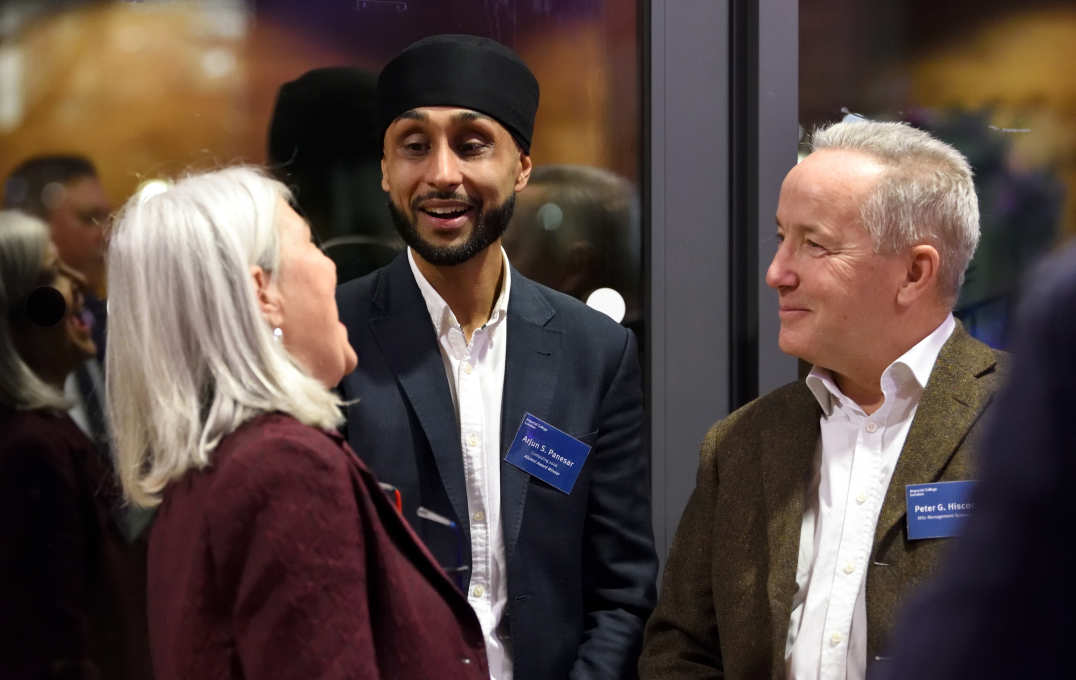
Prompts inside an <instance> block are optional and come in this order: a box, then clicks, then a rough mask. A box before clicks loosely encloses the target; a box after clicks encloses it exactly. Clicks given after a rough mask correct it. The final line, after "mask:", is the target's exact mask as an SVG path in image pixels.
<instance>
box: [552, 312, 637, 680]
mask: <svg viewBox="0 0 1076 680" xmlns="http://www.w3.org/2000/svg"><path fill="white" fill-rule="evenodd" d="M624 337H625V341H624V345H623V348H622V350H621V354H620V359H619V362H618V364H617V367H616V370H615V374H614V377H613V379H612V381H611V382H610V384H609V388H608V389H607V390H606V392H605V394H604V396H603V398H602V403H601V406H600V410H599V428H598V435H597V439H596V441H595V444H594V448H593V450H592V451H591V454H590V455H591V457H592V459H593V461H592V463H590V464H591V465H592V466H593V467H592V469H593V471H594V472H593V477H592V480H591V493H590V498H589V501H588V507H587V518H586V523H585V528H584V531H585V535H584V540H583V551H584V554H583V580H584V583H583V588H584V591H583V592H584V598H585V600H586V605H585V606H586V613H585V616H586V621H585V623H584V629H583V643H582V645H581V646H580V648H579V655H578V657H577V658H576V661H575V663H574V664H573V666H572V669H571V672H570V676H569V677H571V678H573V679H580V678H618V679H620V678H630V677H633V676H634V674H635V663H636V660H637V659H638V655H639V649H640V647H641V644H642V631H643V625H644V623H645V622H646V617H647V616H649V614H650V612H651V610H652V609H653V607H654V601H655V599H656V593H655V587H654V586H655V580H656V578H657V556H656V554H655V552H654V534H653V529H652V527H651V517H650V486H649V485H650V465H649V460H648V458H647V456H646V454H645V451H644V449H643V447H642V439H641V427H642V422H643V395H642V386H641V380H640V371H639V357H638V350H637V348H636V344H635V336H634V335H633V334H632V333H631V332H628V331H625V333H624Z"/></svg>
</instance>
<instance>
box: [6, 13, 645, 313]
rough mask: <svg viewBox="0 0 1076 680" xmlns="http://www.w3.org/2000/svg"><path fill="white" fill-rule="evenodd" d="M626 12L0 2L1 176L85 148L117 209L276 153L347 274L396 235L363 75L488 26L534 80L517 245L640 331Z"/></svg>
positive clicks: (537, 270)
mask: <svg viewBox="0 0 1076 680" xmlns="http://www.w3.org/2000/svg"><path fill="white" fill-rule="evenodd" d="M637 23H638V8H637V0H586V1H583V2H579V1H570V0H496V1H486V2H482V3H475V2H473V1H472V0H438V1H436V2H433V1H430V0H258V1H257V2H255V1H254V0H204V1H202V2H195V1H163V0H162V1H159V2H152V1H143V2H96V3H86V2H66V3H65V2H54V3H48V4H47V7H46V6H45V4H44V3H36V2H17V1H15V2H11V1H9V2H7V3H4V5H3V6H2V7H0V40H2V42H0V174H2V175H3V176H6V175H7V174H8V173H9V172H10V171H11V170H12V168H13V167H14V166H15V165H16V164H17V163H18V162H20V161H21V160H23V159H24V158H27V157H29V156H31V155H34V154H39V153H42V152H45V151H52V152H55V151H66V152H76V153H80V154H85V155H86V156H88V157H89V158H91V159H92V160H93V161H94V162H95V163H96V164H97V166H98V168H99V171H100V175H101V178H102V181H103V184H104V186H105V189H106V192H107V193H108V195H109V197H110V198H111V200H112V202H113V203H114V204H119V203H121V202H122V201H123V200H124V199H125V198H126V197H127V196H129V195H131V193H132V192H134V191H136V190H138V189H139V188H140V187H141V186H143V184H144V183H145V182H146V181H147V180H150V179H153V178H155V177H159V176H167V175H175V174H177V173H181V172H183V171H185V170H190V169H201V168H207V167H214V166H219V165H224V164H231V163H235V162H241V161H242V162H254V163H263V162H266V161H267V160H273V161H277V164H276V166H275V168H276V170H277V171H278V172H279V173H281V174H282V175H284V176H286V177H287V179H288V180H289V182H290V183H291V184H292V185H293V186H295V187H296V188H297V190H298V191H297V193H298V196H297V200H298V203H299V206H300V208H301V209H302V210H303V212H304V213H305V214H306V215H307V217H308V219H309V220H310V221H311V223H312V225H313V226H314V227H315V231H316V232H317V233H318V236H319V237H320V238H321V239H322V243H323V244H324V245H325V246H326V248H327V251H328V252H329V253H330V255H332V256H333V257H334V259H336V260H337V262H338V266H339V270H340V279H341V280H346V279H348V278H351V277H354V276H357V275H360V274H362V273H365V272H366V271H369V270H371V269H372V268H374V267H376V266H378V265H380V264H382V263H384V262H385V261H387V259H389V258H391V257H392V255H393V254H394V253H395V252H396V251H397V250H398V249H399V248H400V247H401V243H400V241H399V240H398V238H397V237H396V234H395V231H394V230H393V227H392V225H391V222H390V220H389V217H388V211H387V209H386V199H385V197H384V194H383V193H382V191H381V189H380V186H379V179H380V168H379V154H380V146H379V143H377V142H371V141H370V140H371V139H372V138H373V137H375V136H376V135H375V132H376V131H374V130H373V129H372V128H373V123H372V118H371V114H370V111H369V100H370V97H371V96H372V87H373V78H374V76H375V75H376V73H377V71H378V70H379V69H380V68H381V66H382V65H383V64H384V63H385V61H387V60H388V59H389V58H390V57H391V56H393V55H394V54H396V53H397V52H398V51H399V50H400V49H402V48H403V47H405V46H406V45H408V44H409V43H411V42H413V41H414V40H417V39H418V38H421V37H423V36H425V35H429V34H432V33H444V32H459V33H475V34H480V35H485V36H489V37H492V38H495V39H497V40H499V41H501V42H503V43H505V44H507V45H509V46H510V47H512V48H514V49H515V50H516V51H517V52H519V53H520V55H521V56H522V57H523V59H524V60H525V61H526V62H527V63H528V64H529V65H530V67H531V68H532V70H533V71H534V72H535V74H536V75H537V77H538V80H539V82H540V84H541V89H542V95H541V104H540V107H539V111H538V118H537V124H536V130H535V135H534V145H533V148H532V159H533V161H534V162H535V164H536V167H537V170H536V172H535V180H534V182H533V183H532V184H533V185H534V186H532V187H531V188H528V189H527V190H525V191H524V192H523V194H522V195H521V196H520V200H519V202H518V206H517V218H516V220H515V221H514V224H515V226H513V227H511V228H510V230H509V233H510V236H509V238H507V240H506V246H507V248H508V250H509V254H510V257H511V258H512V260H513V262H514V263H515V264H516V265H517V266H518V267H519V268H520V270H521V271H522V272H523V273H524V274H526V275H528V276H531V277H533V278H535V279H537V280H539V281H542V282H543V283H547V284H549V285H551V286H552V287H554V288H558V289H560V290H563V291H565V292H568V293H569V294H572V295H575V296H577V297H580V298H582V299H586V298H587V297H588V296H589V295H590V294H591V293H592V292H593V291H594V290H595V289H598V288H604V287H607V288H612V289H615V290H616V294H615V295H612V294H609V295H607V297H612V298H614V303H615V298H617V297H619V298H620V299H622V300H623V301H624V303H625V305H624V306H626V318H625V322H626V323H629V324H630V325H633V326H635V327H637V328H638V327H639V324H641V302H640V300H641V296H640V290H641V269H640V267H641V264H640V262H641V245H640V244H641V233H640V228H639V213H638V210H637V208H636V204H637V198H636V197H637V195H638V180H639V177H640V167H639V158H640V137H641V130H640V125H641V122H640V121H641V118H640V101H641V95H640V86H639V84H640V66H639V64H640V58H639V45H638V39H637ZM342 64H347V65H353V66H357V67H358V68H359V69H361V70H363V71H365V72H366V74H367V75H366V77H365V80H363V78H362V77H359V76H356V77H355V79H354V80H352V81H349V82H347V83H346V84H345V86H344V89H343V90H342V92H344V93H346V96H345V95H344V94H337V95H334V94H333V88H332V87H331V86H321V87H319V88H317V89H316V90H315V91H313V92H306V93H299V94H297V95H296V96H295V97H292V98H290V99H288V100H287V101H285V102H282V103H283V104H285V105H286V107H287V114H286V115H285V120H284V121H283V122H282V123H281V129H280V131H279V137H278V138H277V140H278V141H279V142H280V146H279V149H278V151H279V154H278V157H276V158H270V157H269V156H268V155H267V139H268V136H269V126H270V123H271V120H272V114H273V110H274V105H275V104H276V103H277V96H278V89H279V88H280V86H281V84H283V83H284V82H286V81H291V80H294V79H296V78H297V77H298V76H300V75H301V74H303V73H304V72H306V71H308V70H309V69H312V68H315V67H322V66H329V65H342ZM338 89H339V88H338ZM355 92H360V93H361V94H359V95H358V96H356V95H355ZM297 140H298V143H301V144H306V145H308V146H309V147H311V148H316V149H317V152H316V153H314V154H313V158H312V160H311V162H310V163H308V164H304V163H303V162H302V159H301V158H299V157H296V155H295V154H294V145H295V143H297ZM289 144H290V145H291V146H289ZM288 150H291V151H292V153H288ZM614 306H615V304H614Z"/></svg>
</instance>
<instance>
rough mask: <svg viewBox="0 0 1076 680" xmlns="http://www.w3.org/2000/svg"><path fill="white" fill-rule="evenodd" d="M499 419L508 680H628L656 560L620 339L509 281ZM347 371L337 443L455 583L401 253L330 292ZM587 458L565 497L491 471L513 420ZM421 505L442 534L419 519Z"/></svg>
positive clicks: (515, 278)
mask: <svg viewBox="0 0 1076 680" xmlns="http://www.w3.org/2000/svg"><path fill="white" fill-rule="evenodd" d="M511 276H512V287H511V293H510V296H509V300H508V318H507V323H508V329H507V332H508V345H507V351H506V365H505V377H504V392H503V399H502V405H501V451H502V462H501V465H500V479H501V515H502V526H503V530H504V543H505V551H506V557H507V571H508V604H507V607H506V615H505V623H506V624H507V626H506V628H504V629H503V631H504V632H505V634H506V635H507V636H508V638H509V645H510V649H511V652H512V657H513V672H514V675H515V678H516V679H517V680H549V679H551V678H567V677H571V678H616V679H618V680H619V679H621V678H630V677H633V676H634V675H635V663H636V659H637V657H638V654H639V649H640V646H641V643H642V631H643V625H644V623H645V621H646V619H647V617H648V616H649V614H650V611H651V609H652V608H653V606H654V601H655V578H656V574H657V557H656V554H655V552H654V542H653V531H652V528H651V520H650V474H649V473H650V465H649V459H648V456H647V455H646V453H645V451H644V450H643V447H642V439H641V435H642V424H643V397H642V388H641V381H640V373H639V362H638V351H637V349H636V344H635V338H634V336H633V335H632V333H631V332H630V331H628V330H627V329H625V328H624V327H622V326H620V325H618V324H616V323H614V322H613V321H612V320H610V319H608V318H607V317H605V316H604V315H602V314H600V313H598V312H595V311H594V310H591V309H589V308H587V307H586V306H585V305H583V304H581V303H580V302H579V301H578V300H575V299H573V298H571V297H568V296H567V295H563V294H561V293H558V292H556V291H553V290H550V289H549V288H546V287H544V286H541V285H539V284H537V283H535V282H533V281H530V280H528V279H526V278H524V277H523V276H521V275H520V274H519V273H518V272H517V271H515V270H514V269H512V272H511ZM337 304H338V305H339V308H340V318H341V320H342V321H343V323H344V325H345V326H347V330H348V338H349V340H350V342H351V345H352V346H353V347H354V348H355V351H356V352H357V354H358V358H359V363H358V368H357V369H356V370H355V371H354V372H353V373H351V374H350V375H348V376H347V377H345V378H344V380H343V381H342V382H341V383H340V391H341V393H342V395H343V396H344V398H345V399H348V400H355V401H354V402H353V403H351V404H350V405H349V406H348V411H347V438H348V442H349V443H350V444H351V447H352V448H353V449H354V450H355V451H356V452H357V453H358V455H359V456H361V457H362V458H363V459H364V460H365V461H366V463H367V465H369V467H370V468H371V469H372V470H373V471H374V473H375V474H376V475H377V477H378V479H380V480H381V481H383V482H388V483H390V484H393V485H395V486H396V487H398V488H399V489H400V492H401V494H402V498H403V508H404V515H405V516H406V517H407V519H408V521H410V522H411V525H412V527H413V528H414V529H415V530H416V531H417V532H418V533H419V535H420V536H421V538H422V539H423V540H424V541H425V542H426V545H427V546H428V547H429V548H430V550H431V551H432V552H433V554H434V555H435V556H436V557H437V559H438V561H439V562H440V563H441V564H442V566H445V567H447V568H452V567H455V566H457V565H460V566H462V567H463V574H464V579H463V586H464V590H466V585H467V580H466V576H465V575H466V574H468V573H470V572H469V568H470V538H469V535H468V530H469V526H468V522H467V516H468V515H467V494H466V487H465V480H464V472H463V453H462V450H461V447H460V432H459V424H458V420H457V418H456V414H455V408H454V406H453V403H452V397H451V394H450V392H449V385H448V380H447V378H446V376H445V368H444V364H443V362H442V359H441V354H440V350H439V349H438V344H437V337H436V332H435V329H434V326H433V323H432V321H431V320H430V316H429V312H428V311H427V308H426V304H425V302H424V301H423V298H422V294H421V293H420V291H419V288H418V285H417V284H416V283H415V280H414V276H413V275H412V273H411V268H410V266H409V264H408V261H407V255H406V253H402V254H401V255H400V256H398V257H397V258H396V259H395V260H394V261H393V262H392V263H390V264H389V265H387V266H386V267H383V268H381V269H379V270H377V271H375V272H372V273H371V274H368V275H367V276H364V277H362V278H360V279H356V280H354V281H350V282H348V283H345V284H344V285H342V286H340V288H339V289H338V290H337ZM525 411H526V412H530V413H531V414H533V415H535V416H537V417H539V418H541V419H543V420H545V421H546V422H548V423H550V424H552V425H554V426H555V427H557V428H559V429H561V430H564V431H565V432H568V433H569V434H571V435H573V436H575V437H577V438H579V439H581V440H583V441H585V442H586V443H588V444H591V445H593V449H592V450H591V452H590V455H589V456H588V458H587V460H586V462H585V464H584V466H583V468H582V470H581V471H580V474H579V478H578V480H577V481H576V483H575V487H574V488H573V489H572V492H571V494H563V493H561V492H560V491H558V490H556V489H555V488H553V487H552V486H549V485H547V484H545V483H544V482H542V481H540V480H537V479H534V478H531V477H530V476H529V475H528V474H527V473H525V472H523V471H522V470H519V469H518V468H516V467H514V466H512V465H510V464H508V463H506V462H504V461H503V454H504V453H505V452H507V450H508V446H509V445H510V444H511V442H512V439H513V438H514V436H515V433H516V430H517V429H518V427H519V424H520V422H521V421H522V419H523V413H524V412H525ZM419 505H422V506H424V507H426V508H428V509H430V510H433V511H434V512H437V513H440V514H442V515H444V516H446V517H449V518H451V519H453V520H454V521H455V522H456V523H457V525H458V526H459V527H460V528H461V530H460V531H458V532H454V531H452V530H451V529H448V528H446V527H444V526H442V525H440V524H436V523H434V522H431V521H429V520H424V519H419V518H418V517H417V516H416V509H417V507H418V506H419Z"/></svg>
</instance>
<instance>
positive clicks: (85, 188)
mask: <svg viewBox="0 0 1076 680" xmlns="http://www.w3.org/2000/svg"><path fill="white" fill-rule="evenodd" d="M3 207H4V208H14V209H16V210H21V211H22V212H24V213H28V214H30V215H34V216H35V217H38V218H40V219H42V220H44V221H45V222H46V223H48V225H49V228H50V231H51V234H52V241H53V243H55V244H56V249H57V250H58V251H59V256H60V259H61V260H63V261H64V262H65V263H66V264H67V265H68V266H70V267H71V268H72V269H74V270H75V271H77V272H79V274H81V275H82V277H83V278H84V279H85V282H86V288H85V291H84V302H83V310H82V317H83V321H84V322H85V323H86V325H87V326H88V327H89V329H90V334H91V336H92V337H93V340H94V343H95V344H96V346H97V351H96V354H95V355H93V360H91V361H84V362H80V363H79V365H78V366H76V367H75V370H74V371H72V376H71V378H70V379H69V380H68V384H67V385H66V388H65V392H66V393H67V395H68V396H69V397H72V398H73V399H74V400H75V404H74V408H73V409H72V412H71V415H72V417H73V418H74V420H75V422H76V423H77V424H78V426H79V427H81V428H82V430H83V432H85V433H86V434H87V435H88V436H89V437H90V439H91V440H93V441H94V443H95V444H97V445H98V446H106V445H107V439H108V437H107V429H106V426H105V421H104V416H103V415H102V414H103V407H102V404H103V403H104V397H103V394H104V380H103V376H104V373H103V371H102V367H101V362H102V361H103V359H104V356H105V335H106V331H105V326H106V324H107V318H106V317H107V314H106V312H107V310H106V306H105V301H104V300H103V297H104V295H105V288H106V270H105V225H106V224H107V223H108V219H109V213H110V211H111V206H110V205H109V202H108V198H107V197H106V196H105V191H104V189H103V188H102V187H101V182H100V180H99V179H98V177H97V170H96V168H94V166H93V163H91V162H90V161H89V159H86V158H84V157H82V156H74V155H47V156H34V157H32V158H29V159H27V160H25V161H23V162H22V163H21V164H19V166H18V167H16V168H15V170H13V171H12V173H11V174H10V175H9V176H8V178H7V180H6V182H5V183H4V200H3Z"/></svg>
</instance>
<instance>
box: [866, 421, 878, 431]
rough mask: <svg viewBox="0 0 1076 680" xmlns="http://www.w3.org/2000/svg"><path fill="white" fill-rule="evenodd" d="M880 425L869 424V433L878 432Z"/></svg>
mask: <svg viewBox="0 0 1076 680" xmlns="http://www.w3.org/2000/svg"><path fill="white" fill-rule="evenodd" d="M877 431H878V423H867V432H877Z"/></svg>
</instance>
